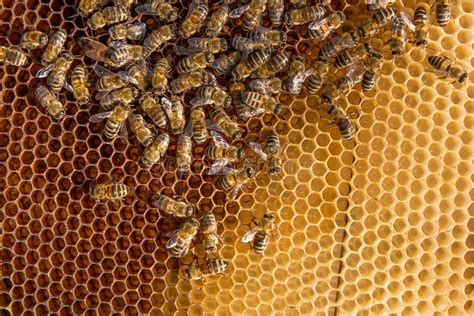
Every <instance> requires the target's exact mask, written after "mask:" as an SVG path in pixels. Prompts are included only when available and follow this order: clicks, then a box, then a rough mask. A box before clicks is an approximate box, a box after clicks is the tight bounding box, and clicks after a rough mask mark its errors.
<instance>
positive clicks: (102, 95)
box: [95, 90, 113, 100]
mask: <svg viewBox="0 0 474 316" xmlns="http://www.w3.org/2000/svg"><path fill="white" fill-rule="evenodd" d="M112 91H113V90H105V91H99V92H97V94H96V95H95V99H96V100H102V99H103V98H104V97H105V96H106V95H108V94H109V93H110V92H112Z"/></svg>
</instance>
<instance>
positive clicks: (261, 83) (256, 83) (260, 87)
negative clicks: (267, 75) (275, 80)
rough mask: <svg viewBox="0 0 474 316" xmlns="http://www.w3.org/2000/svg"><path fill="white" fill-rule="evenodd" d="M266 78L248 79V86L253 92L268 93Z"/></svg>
mask: <svg viewBox="0 0 474 316" xmlns="http://www.w3.org/2000/svg"><path fill="white" fill-rule="evenodd" d="M268 84H269V81H268V80H261V79H254V80H252V81H250V83H249V88H250V89H251V90H253V91H255V92H259V93H263V94H267V93H268Z"/></svg>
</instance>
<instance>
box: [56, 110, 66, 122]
mask: <svg viewBox="0 0 474 316" xmlns="http://www.w3.org/2000/svg"><path fill="white" fill-rule="evenodd" d="M64 115H66V112H65V111H64V110H61V111H59V112H58V113H56V115H55V116H54V118H55V119H56V120H58V121H60V120H61V119H62V118H63V117H64Z"/></svg>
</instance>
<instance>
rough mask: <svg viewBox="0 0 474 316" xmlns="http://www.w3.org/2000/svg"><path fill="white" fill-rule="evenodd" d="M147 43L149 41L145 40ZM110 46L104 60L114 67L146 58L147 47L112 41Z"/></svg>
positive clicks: (105, 52)
mask: <svg viewBox="0 0 474 316" xmlns="http://www.w3.org/2000/svg"><path fill="white" fill-rule="evenodd" d="M146 41H147V39H145V41H144V43H145V42H146ZM109 46H110V47H109V48H107V49H106V50H105V51H104V53H103V55H104V56H103V59H104V61H105V62H107V63H108V64H110V65H111V66H114V67H122V66H123V65H125V64H126V63H128V62H129V61H138V60H140V59H143V58H144V57H146V56H145V47H144V46H141V45H131V44H126V43H124V42H120V41H112V42H110V43H109ZM86 55H87V52H86ZM99 61H101V60H99Z"/></svg>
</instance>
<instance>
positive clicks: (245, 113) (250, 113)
mask: <svg viewBox="0 0 474 316" xmlns="http://www.w3.org/2000/svg"><path fill="white" fill-rule="evenodd" d="M240 107H242V108H244V109H243V110H240V111H239V112H238V114H239V116H240V117H241V118H242V119H248V118H250V117H254V116H257V115H260V114H262V113H265V109H263V108H259V109H254V108H251V107H249V106H246V105H244V104H241V105H240Z"/></svg>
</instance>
